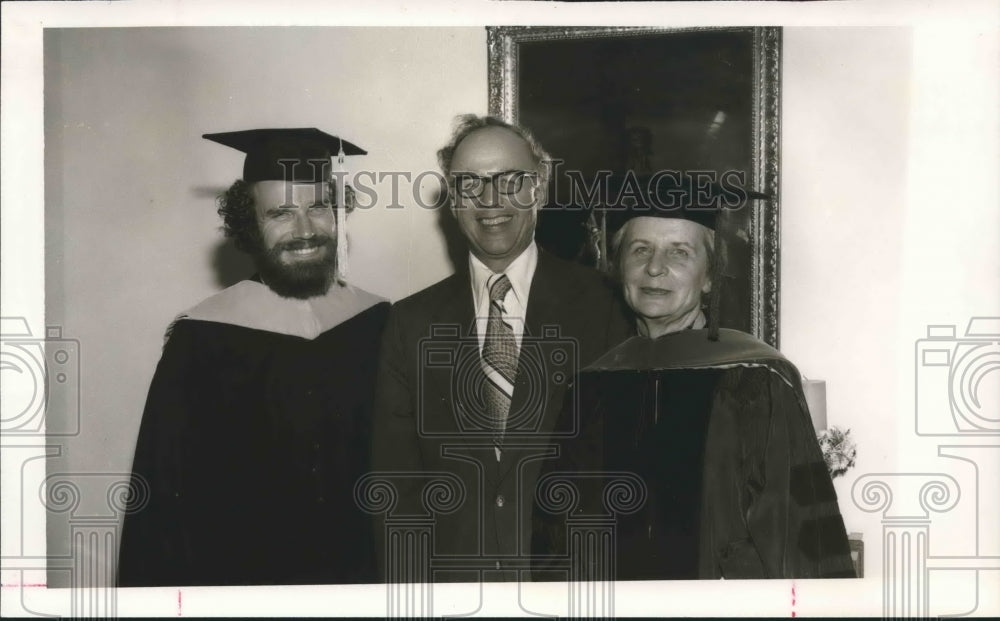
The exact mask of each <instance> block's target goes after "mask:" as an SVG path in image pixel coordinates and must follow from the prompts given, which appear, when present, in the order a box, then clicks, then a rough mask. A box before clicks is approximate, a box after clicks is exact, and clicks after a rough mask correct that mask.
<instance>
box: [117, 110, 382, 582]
mask: <svg viewBox="0 0 1000 621" xmlns="http://www.w3.org/2000/svg"><path fill="white" fill-rule="evenodd" d="M204 137H205V138H208V139H209V140H212V141H215V142H218V143H220V144H223V145H226V146H230V147H233V148H235V149H238V150H240V151H243V152H245V153H246V159H245V162H244V167H243V178H242V179H240V180H237V181H236V182H235V183H234V184H233V185H232V186H231V187H230V188H229V190H228V191H227V192H226V193H225V194H224V195H223V196H222V197H220V199H219V205H220V208H219V214H220V215H221V216H222V217H223V219H224V223H225V233H226V235H227V236H228V237H232V238H235V241H236V244H237V247H238V248H240V249H241V250H243V251H245V252H247V253H248V254H250V255H251V257H252V258H253V260H254V263H255V265H256V267H257V270H258V274H257V275H256V276H254V277H253V278H251V279H249V280H244V281H242V282H239V283H237V284H235V285H233V286H232V287H229V288H228V289H225V290H223V291H221V292H219V293H218V294H216V295H213V296H212V297H210V298H208V299H207V300H205V301H203V302H201V303H200V304H198V305H196V306H195V307H194V308H192V309H190V310H188V311H186V312H184V313H182V314H181V315H180V316H179V317H178V318H177V320H176V321H175V322H174V323H173V324H172V325H171V327H170V328H169V329H168V335H167V340H166V343H165V345H164V349H163V354H162V357H161V359H160V362H159V365H158V366H157V368H156V373H155V375H154V377H153V381H152V384H151V386H150V389H149V396H148V398H147V401H146V408H145V412H144V413H143V419H142V425H141V429H140V431H139V438H138V441H137V445H136V452H135V461H134V465H133V478H132V491H133V494H132V498H131V505H130V507H129V511H128V514H127V515H126V518H125V523H124V527H123V533H122V545H121V552H120V562H119V576H118V579H119V584H120V585H121V586H160V585H174V586H181V585H251V584H330V583H354V582H371V581H373V579H374V573H373V572H374V563H373V546H372V535H371V530H370V518H368V517H367V516H366V515H365V514H363V513H361V511H360V509H358V508H357V506H356V504H355V502H354V500H353V486H354V482H355V481H356V479H357V478H358V477H359V476H361V475H362V474H363V473H364V472H366V471H367V470H368V469H369V450H368V448H369V444H370V428H371V424H370V406H371V403H372V402H373V398H374V378H375V371H376V355H375V354H376V352H375V348H374V347H373V346H372V344H373V343H377V342H378V340H379V338H380V335H381V332H382V327H383V325H384V323H385V320H386V318H387V314H388V309H389V304H388V303H387V302H385V301H384V300H382V299H381V298H379V297H377V296H375V295H373V294H370V293H367V292H365V291H362V290H361V289H358V288H355V287H353V286H351V285H349V284H347V283H346V282H345V281H344V280H343V277H342V275H343V269H342V268H343V259H344V256H345V254H344V249H345V243H344V242H345V232H344V224H345V220H346V212H347V211H348V208H349V207H350V206H351V204H350V203H351V201H349V200H347V199H348V198H349V195H348V193H347V190H348V188H347V187H346V185H344V186H343V187H342V188H338V186H337V183H336V182H335V181H334V180H333V179H332V173H331V164H332V162H331V157H333V156H339V157H343V156H344V155H362V154H364V153H365V151H363V150H361V149H360V148H358V147H356V146H355V145H353V144H351V143H349V142H347V141H343V140H341V139H339V138H337V137H335V136H330V135H328V134H326V133H324V132H321V131H319V130H317V129H314V128H307V129H259V130H248V131H240V132H229V133H224V134H206V135H205V136H204ZM338 194H339V197H338ZM338 257H339V258H338Z"/></svg>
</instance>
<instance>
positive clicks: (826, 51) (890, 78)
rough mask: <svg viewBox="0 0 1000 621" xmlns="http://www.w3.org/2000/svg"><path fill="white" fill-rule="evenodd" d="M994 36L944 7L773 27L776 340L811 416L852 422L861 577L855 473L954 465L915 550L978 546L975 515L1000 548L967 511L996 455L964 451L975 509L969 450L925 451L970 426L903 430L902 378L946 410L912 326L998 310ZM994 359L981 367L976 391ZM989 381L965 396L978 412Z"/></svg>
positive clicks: (849, 504)
mask: <svg viewBox="0 0 1000 621" xmlns="http://www.w3.org/2000/svg"><path fill="white" fill-rule="evenodd" d="M998 41H1000V38H998V34H997V32H996V31H995V30H989V29H987V27H984V29H983V30H982V31H981V32H976V31H974V30H970V29H969V28H964V29H961V30H958V29H955V28H954V27H949V26H948V25H946V24H940V25H935V26H933V27H921V28H914V29H909V28H851V29H848V28H842V29H833V28H822V29H819V28H787V29H786V30H785V33H784V51H783V63H784V66H783V83H782V108H783V111H782V152H781V158H782V170H781V175H782V177H781V186H782V187H781V198H782V214H781V226H782V230H781V244H782V246H781V345H782V351H783V352H784V353H785V354H786V355H787V356H788V357H789V358H790V359H791V360H793V361H794V362H795V363H796V364H797V365H798V367H799V369H800V370H801V371H802V372H803V373H804V374H805V375H807V376H809V377H811V378H816V379H824V380H826V381H827V402H828V424H830V425H837V426H840V427H842V428H850V429H851V433H852V435H853V436H855V438H856V440H857V443H858V459H857V466H856V468H855V469H854V470H852V471H850V472H849V473H848V474H847V475H846V476H845V477H843V478H841V479H838V480H837V481H836V482H835V484H836V485H835V486H836V488H837V492H838V496H839V500H840V506H841V510H842V512H843V514H844V518H845V522H846V524H847V528H848V530H849V531H859V532H862V533H863V534H864V540H865V543H866V547H867V549H866V552H867V554H866V559H865V560H866V562H865V566H866V567H865V570H866V576H868V577H873V578H876V579H877V578H878V577H879V576H880V574H881V571H882V558H881V545H882V522H881V519H882V513H881V512H874V513H866V512H863V511H861V510H860V509H859V508H858V506H857V505H856V504H855V503H854V502H853V501H852V498H851V490H852V486H853V485H854V483H855V481H857V480H858V478H859V477H860V476H862V475H866V474H873V473H919V472H930V473H936V472H944V473H947V474H950V475H952V476H954V477H955V478H956V480H957V481H958V482H959V483H960V485H961V498H960V500H959V502H958V504H957V505H956V507H955V509H954V510H952V511H950V512H949V513H948V514H934V513H931V514H930V517H932V518H933V519H934V520H935V521H934V527H933V529H932V530H933V533H932V539H931V548H930V552H931V554H934V555H958V554H968V555H975V554H977V551H976V550H975V549H974V548H975V546H974V545H973V544H974V542H975V540H976V537H975V533H976V529H977V527H978V528H979V534H980V538H979V544H980V549H979V551H978V553H979V554H985V553H990V554H996V550H998V549H1000V542H998V536H997V533H996V529H995V522H993V524H992V525H991V524H990V523H989V522H984V523H982V524H979V523H977V512H978V516H982V517H983V518H984V519H985V518H986V517H987V516H995V515H997V511H998V510H1000V503H998V500H1000V498H998V496H997V494H996V492H995V491H994V492H992V493H991V492H990V490H991V489H992V488H993V487H995V472H996V471H997V469H998V460H997V459H996V455H993V456H990V455H988V454H987V453H985V452H983V453H981V454H980V455H978V459H979V470H980V477H982V478H981V479H980V481H979V485H980V486H981V487H980V494H981V495H982V497H981V498H980V499H979V503H980V504H979V506H978V511H977V506H976V504H975V503H976V502H977V500H976V494H975V492H974V485H975V483H976V481H975V476H976V473H975V467H973V466H972V464H970V463H964V464H963V463H961V462H956V461H955V460H948V459H943V458H940V457H938V454H937V447H938V445H939V444H949V443H951V444H962V443H963V442H964V443H966V444H968V443H969V439H968V438H958V439H956V438H920V437H917V436H916V434H915V433H914V428H915V412H916V406H917V396H916V390H917V389H918V388H920V389H922V390H923V389H931V393H930V394H931V395H932V396H933V395H935V394H936V395H937V396H938V397H940V398H942V399H943V401H942V402H941V403H940V404H939V405H941V406H942V408H940V409H939V410H938V413H941V414H944V413H945V412H946V411H947V397H948V394H949V387H948V386H947V385H946V382H943V381H942V382H940V384H941V385H940V386H937V387H936V386H933V385H929V386H928V385H927V384H928V382H927V380H926V379H925V381H924V383H923V384H921V382H920V377H918V375H917V374H918V370H917V365H916V359H915V351H916V341H917V340H918V339H921V338H923V337H925V336H926V334H927V326H928V325H930V324H954V325H956V333H957V335H958V336H962V335H963V334H964V332H965V327H966V324H967V323H968V321H969V319H970V318H972V317H975V316H993V317H997V316H1000V293H998V286H997V285H998V283H1000V251H998V240H1000V209H998V205H1000V198H998V197H1000V193H998V186H997V171H998V170H1000V157H998V150H997V149H998V146H997V137H998V136H1000V122H998V121H1000V116H998V114H997V111H998V110H1000V98H998V92H1000V80H998V79H997V78H998V76H997V69H998V63H997V59H998V58H1000V45H998ZM997 375H998V373H997V371H995V370H994V372H992V373H990V374H989V376H988V378H987V379H986V380H985V381H984V382H983V383H982V385H981V388H982V393H983V395H984V396H987V397H989V396H990V395H989V391H988V389H987V386H988V385H989V383H990V381H993V383H994V385H996V384H997V382H996V380H997V379H998V378H997ZM924 377H926V376H924ZM938 379H942V378H938ZM938 389H939V390H938ZM921 398H923V399H926V396H924V395H922V396H921ZM992 398H993V399H994V400H993V401H989V400H986V401H984V402H983V404H982V405H983V408H984V409H983V410H982V412H983V413H984V414H986V415H987V416H990V413H991V412H992V416H993V418H995V411H996V408H997V407H998V406H1000V402H998V401H996V400H995V399H996V395H992ZM991 408H992V409H991ZM975 440H977V439H973V441H972V443H973V444H974V443H975ZM978 440H982V438H978ZM911 491H913V490H911ZM916 496H917V494H916V493H915V492H914V493H912V498H911V497H907V496H906V494H903V493H901V491H900V490H899V489H898V488H897V490H896V498H894V500H893V502H894V503H896V504H895V505H894V510H895V511H897V512H898V511H902V507H903V506H904V504H905V503H910V505H912V506H913V507H915V508H916V511H915V513H917V514H919V512H920V507H919V505H918V504H917V502H916V501H917V497H916ZM987 551H988V552H987ZM944 573H949V572H938V574H936V576H935V578H934V580H935V583H936V584H938V585H939V586H940V585H941V584H943V579H944V578H943V576H942V574H944ZM984 576H985V577H984V578H982V579H984V580H990V579H991V578H989V577H988V574H984ZM948 578H952V579H956V580H959V581H961V582H963V583H964V584H962V585H961V589H960V592H961V596H958V595H955V596H954V597H952V598H951V599H953V600H954V601H962V600H965V601H973V600H974V593H970V592H968V588H969V586H970V585H974V584H975V582H976V578H975V576H974V575H972V574H971V573H969V572H950V575H949V576H948ZM986 584H988V582H987V583H986ZM874 595H875V597H876V598H877V597H878V593H877V592H875V593H874ZM953 595H954V594H953ZM934 612H935V614H944V613H953V614H954V613H960V612H963V610H957V609H956V610H937V611H934ZM867 614H871V612H868V613H867Z"/></svg>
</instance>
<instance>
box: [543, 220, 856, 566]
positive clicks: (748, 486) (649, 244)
mask: <svg viewBox="0 0 1000 621" xmlns="http://www.w3.org/2000/svg"><path fill="white" fill-rule="evenodd" d="M716 215H717V212H716V211H712V210H705V209H688V208H686V207H685V208H681V209H673V210H666V211H661V210H655V209H654V210H648V209H646V210H639V209H631V210H627V211H626V212H625V213H624V214H623V216H622V217H621V218H620V220H623V221H624V222H623V223H622V224H621V226H620V229H619V230H618V232H617V233H616V234H615V235H614V237H613V243H612V248H613V249H614V262H613V265H614V267H613V270H614V272H615V275H616V276H617V278H618V280H620V283H621V287H622V292H623V295H624V298H625V301H626V302H627V303H628V306H629V307H630V308H631V309H632V311H633V312H634V313H635V319H636V332H637V336H635V337H633V338H631V339H629V340H627V341H625V342H624V343H622V344H621V345H619V346H618V347H616V348H614V349H613V350H611V351H610V352H608V354H606V355H605V356H604V357H603V358H601V359H600V360H598V361H597V362H596V363H594V364H593V365H592V366H591V367H589V368H587V369H585V370H584V371H583V373H581V375H580V377H579V378H578V393H577V394H578V400H577V402H576V403H577V404H579V405H578V406H575V405H574V406H572V407H567V408H565V410H564V413H563V418H562V420H561V421H560V422H559V427H558V428H557V430H556V433H557V435H558V434H562V435H564V436H565V437H566V439H565V440H564V441H562V442H561V446H560V455H559V457H558V459H555V460H552V461H551V462H550V464H549V465H548V466H547V468H546V469H545V470H544V471H543V476H542V477H541V478H540V479H539V487H538V488H537V493H536V512H535V523H536V524H535V533H536V534H535V539H534V541H533V544H534V545H533V551H534V552H535V553H536V554H537V555H538V563H536V565H535V569H536V572H535V577H536V579H559V577H560V576H559V572H555V573H553V572H552V571H543V570H553V569H555V568H556V567H557V566H558V565H559V562H560V561H559V559H567V558H568V559H571V561H572V568H571V569H570V573H569V574H565V573H563V575H562V577H563V579H566V578H567V577H568V578H570V579H576V580H582V579H590V580H601V579H619V580H629V579H632V580H655V579H695V578H727V579H730V578H820V577H853V576H854V570H853V565H852V563H851V558H850V550H849V547H848V543H847V536H846V533H845V530H844V525H843V520H842V519H841V516H840V512H839V509H838V506H837V498H836V494H835V492H834V489H833V485H832V483H831V480H830V476H829V474H828V472H827V470H826V467H825V464H824V461H823V456H822V454H821V452H820V449H819V446H818V444H817V441H816V436H815V433H814V431H813V427H812V423H811V421H810V418H809V414H808V411H807V409H806V406H805V399H804V397H803V394H802V389H801V383H800V378H799V375H798V372H797V371H796V369H795V367H794V366H793V365H792V364H791V363H790V362H788V361H787V360H786V359H785V358H784V357H782V355H781V354H780V353H778V351H776V350H775V349H773V348H771V347H769V346H768V345H766V344H764V343H762V342H760V341H758V340H757V339H755V338H754V337H752V336H750V335H749V334H745V333H743V332H738V331H735V330H726V329H721V330H720V329H719V328H718V316H717V315H718V313H717V312H716V313H715V316H712V314H713V313H712V312H711V310H709V312H708V316H707V317H706V310H705V309H706V307H707V308H709V309H712V308H713V306H714V307H716V308H717V304H718V299H719V295H718V293H719V291H718V287H719V280H721V279H720V278H719V276H718V275H719V274H720V273H721V257H720V255H723V253H722V252H716V250H717V247H716V246H717V245H721V244H720V242H719V241H717V240H716V239H715V238H716V235H715V231H714V230H713V229H714V228H715V226H716V221H717V218H716ZM718 249H719V250H724V248H718ZM706 302H707V303H706ZM601 520H603V522H602V521H601ZM599 524H603V526H600V527H598V526H595V525H599ZM611 524H613V526H610V525H611ZM601 528H603V529H605V530H604V531H603V532H604V534H603V535H602V534H601V532H600V529H601ZM588 529H589V530H588ZM595 529H597V530H595ZM608 529H611V530H613V531H614V533H613V536H610V535H609V531H608ZM602 542H603V543H602ZM610 542H613V544H612V543H610ZM602 545H603V546H604V547H601V546H602Z"/></svg>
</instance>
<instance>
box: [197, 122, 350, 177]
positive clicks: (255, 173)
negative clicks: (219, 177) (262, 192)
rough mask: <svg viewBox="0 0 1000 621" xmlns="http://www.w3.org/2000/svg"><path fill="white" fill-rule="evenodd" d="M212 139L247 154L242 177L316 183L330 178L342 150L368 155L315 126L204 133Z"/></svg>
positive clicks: (203, 136) (348, 153)
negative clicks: (334, 160)
mask: <svg viewBox="0 0 1000 621" xmlns="http://www.w3.org/2000/svg"><path fill="white" fill-rule="evenodd" d="M202 138H207V139H208V140H211V141H213V142H217V143H219V144H222V145H225V146H227V147H232V148H234V149H236V150H237V151H242V152H244V153H246V154H247V156H246V160H244V162H243V180H244V181H246V182H247V183H254V182H256V181H296V182H302V183H317V182H321V181H326V180H328V179H330V172H331V170H330V158H332V157H335V156H337V155H338V154H339V153H340V151H341V149H343V153H344V155H366V154H367V151H365V150H364V149H362V148H360V147H358V146H357V145H355V144H352V143H350V142H347V141H346V140H341V139H340V138H338V137H337V136H331V135H330V134H327V133H326V132H322V131H320V130H318V129H316V128H315V127H299V128H292V129H248V130H244V131H238V132H222V133H218V134H203V135H202Z"/></svg>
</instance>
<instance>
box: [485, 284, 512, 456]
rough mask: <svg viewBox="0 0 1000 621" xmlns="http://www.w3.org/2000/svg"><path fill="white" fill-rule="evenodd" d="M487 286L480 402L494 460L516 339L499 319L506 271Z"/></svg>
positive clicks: (507, 402) (506, 407)
mask: <svg viewBox="0 0 1000 621" xmlns="http://www.w3.org/2000/svg"><path fill="white" fill-rule="evenodd" d="M494 278H495V280H494V281H493V283H492V284H491V285H490V288H489V291H490V314H489V318H488V319H487V323H486V339H485V340H484V341H483V361H482V362H483V373H485V374H486V381H485V382H484V383H483V402H484V403H485V405H486V416H487V419H488V420H489V422H490V424H491V425H492V426H493V446H494V448H495V450H496V454H497V461H499V460H500V449H501V446H502V445H503V434H504V429H505V428H506V426H507V413H508V412H509V411H510V398H511V395H513V394H514V377H515V375H516V374H517V342H516V341H515V340H514V329H513V328H511V327H510V324H508V323H507V322H505V321H504V320H503V313H504V308H503V299H504V297H505V296H506V295H507V292H508V291H510V286H511V285H510V280H509V279H508V278H507V275H506V274H500V275H499V276H496V277H494Z"/></svg>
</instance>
